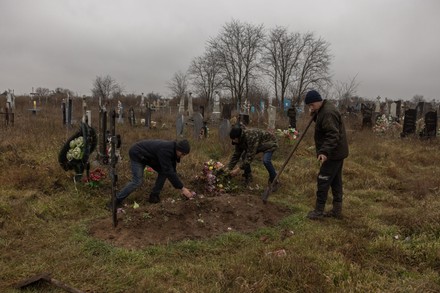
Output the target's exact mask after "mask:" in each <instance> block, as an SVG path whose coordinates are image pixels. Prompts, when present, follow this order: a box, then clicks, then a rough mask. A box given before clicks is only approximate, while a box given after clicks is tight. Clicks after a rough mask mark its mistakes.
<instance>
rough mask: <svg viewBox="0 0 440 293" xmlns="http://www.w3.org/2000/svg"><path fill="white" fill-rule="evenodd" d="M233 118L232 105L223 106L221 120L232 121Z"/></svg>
mask: <svg viewBox="0 0 440 293" xmlns="http://www.w3.org/2000/svg"><path fill="white" fill-rule="evenodd" d="M231 117H232V104H229V103H228V104H223V109H222V115H221V118H222V119H231Z"/></svg>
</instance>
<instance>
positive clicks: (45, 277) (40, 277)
mask: <svg viewBox="0 0 440 293" xmlns="http://www.w3.org/2000/svg"><path fill="white" fill-rule="evenodd" d="M42 281H45V282H48V283H49V284H52V285H54V286H56V287H58V288H62V289H64V290H65V291H67V292H71V293H84V291H81V290H78V289H76V288H73V287H70V286H69V285H67V284H64V283H63V282H61V281H58V280H56V279H54V278H52V277H51V276H50V273H43V274H39V275H35V276H33V277H31V278H28V279H26V280H23V281H21V282H19V283H17V284H16V285H15V286H14V287H15V288H16V289H22V288H25V287H27V286H30V285H33V284H36V283H39V282H42Z"/></svg>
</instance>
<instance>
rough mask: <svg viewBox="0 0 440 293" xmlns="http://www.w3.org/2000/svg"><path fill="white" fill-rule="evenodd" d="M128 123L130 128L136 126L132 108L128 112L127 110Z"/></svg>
mask: <svg viewBox="0 0 440 293" xmlns="http://www.w3.org/2000/svg"><path fill="white" fill-rule="evenodd" d="M128 121H129V122H130V125H131V126H135V125H136V117H135V115H134V109H133V107H131V108H130V110H128Z"/></svg>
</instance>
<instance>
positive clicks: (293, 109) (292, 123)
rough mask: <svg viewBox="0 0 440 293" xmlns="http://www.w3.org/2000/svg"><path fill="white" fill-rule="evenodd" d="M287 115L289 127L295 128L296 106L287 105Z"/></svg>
mask: <svg viewBox="0 0 440 293" xmlns="http://www.w3.org/2000/svg"><path fill="white" fill-rule="evenodd" d="M287 117H289V128H295V129H296V107H295V106H293V107H289V108H288V109H287Z"/></svg>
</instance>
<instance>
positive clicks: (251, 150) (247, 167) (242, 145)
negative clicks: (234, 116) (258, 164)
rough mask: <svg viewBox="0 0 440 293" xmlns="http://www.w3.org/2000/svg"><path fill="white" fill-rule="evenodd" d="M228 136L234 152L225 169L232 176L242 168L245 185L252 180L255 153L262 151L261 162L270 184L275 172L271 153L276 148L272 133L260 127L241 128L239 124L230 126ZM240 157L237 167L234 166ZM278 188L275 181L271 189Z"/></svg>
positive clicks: (276, 143) (275, 174) (276, 144)
mask: <svg viewBox="0 0 440 293" xmlns="http://www.w3.org/2000/svg"><path fill="white" fill-rule="evenodd" d="M229 137H230V138H231V140H232V144H233V145H235V151H234V154H233V155H232V157H231V160H230V161H229V163H228V165H227V170H232V171H230V174H231V175H232V176H236V175H237V174H238V173H239V172H240V169H241V170H243V177H244V179H245V185H246V186H247V185H249V183H250V182H251V181H252V170H251V163H252V161H253V159H254V157H255V155H256V154H257V153H263V164H264V167H266V170H267V172H268V173H269V183H270V184H271V183H272V182H273V180H274V179H275V177H276V176H277V172H276V171H275V168H274V167H273V165H272V154H273V152H274V151H275V150H276V149H277V148H278V142H277V139H276V137H275V135H274V134H272V133H270V132H269V131H266V130H262V129H250V128H247V129H242V128H241V127H240V126H234V127H232V129H231V131H230V133H229ZM240 158H241V159H242V162H241V165H240V166H239V167H236V168H235V169H234V167H235V166H236V165H237V163H238V162H239V161H240ZM277 189H278V182H276V184H275V186H274V187H273V189H272V191H276V190H277Z"/></svg>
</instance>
